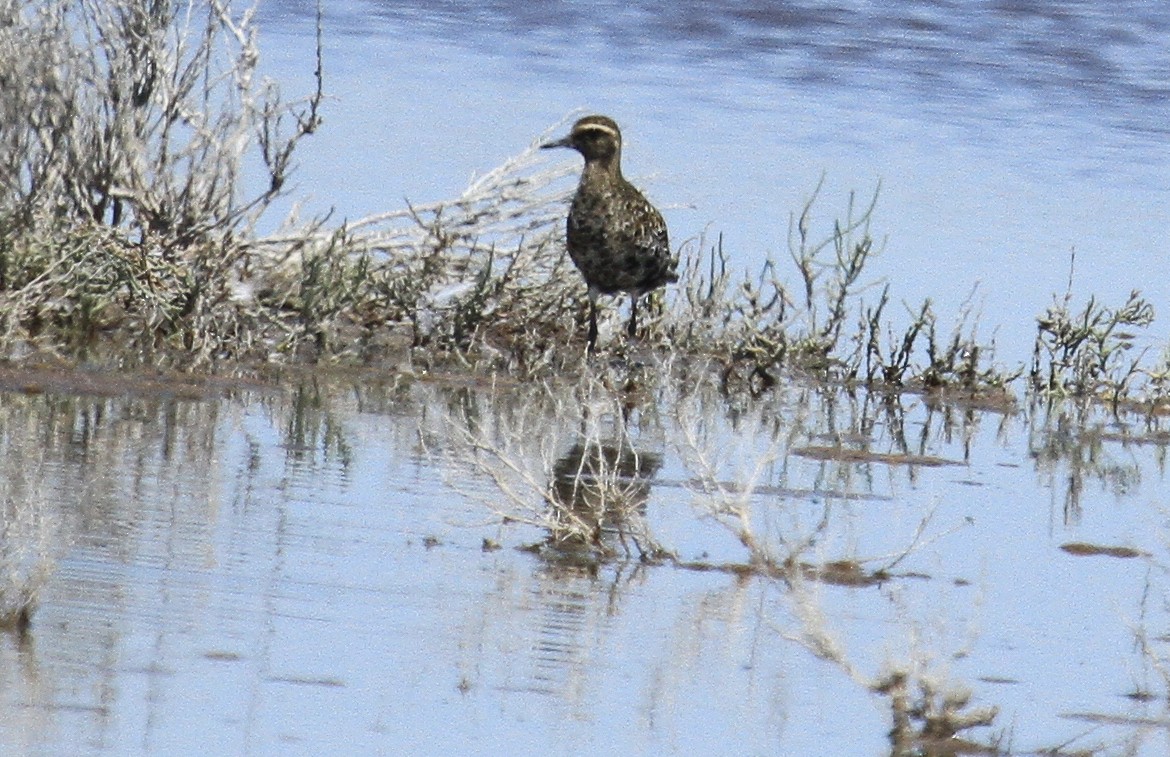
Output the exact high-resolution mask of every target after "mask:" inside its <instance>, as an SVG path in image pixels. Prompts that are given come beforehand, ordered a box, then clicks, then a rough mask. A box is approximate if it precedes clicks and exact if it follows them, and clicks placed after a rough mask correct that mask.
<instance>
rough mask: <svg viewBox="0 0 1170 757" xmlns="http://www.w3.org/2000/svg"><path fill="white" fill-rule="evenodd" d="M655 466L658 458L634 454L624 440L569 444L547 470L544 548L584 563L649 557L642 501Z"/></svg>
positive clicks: (650, 549)
mask: <svg viewBox="0 0 1170 757" xmlns="http://www.w3.org/2000/svg"><path fill="white" fill-rule="evenodd" d="M661 467H662V456H661V455H658V454H655V453H652V452H639V451H638V450H637V449H635V448H634V447H632V446H631V445H630V443H629V440H628V439H620V440H614V441H610V442H606V441H601V440H592V439H590V440H586V441H584V442H581V441H579V442H577V443H575V444H573V446H572V447H570V448H569V450H568V451H567V452H565V454H563V455H561V456H560V457H559V458H557V460H556V463H555V465H554V466H553V476H552V481H551V485H550V492H549V505H550V511H551V512H550V516H551V517H550V519H549V520H550V524H551V527H550V529H549V537H548V539H547V542H546V546H547V547H551V548H552V549H553V550H554V551H555V554H556V555H557V556H558V557H561V558H563V559H568V560H573V559H583V560H586V561H589V562H593V561H597V560H604V559H607V558H610V557H614V556H616V555H621V554H624V555H627V556H630V555H637V556H638V557H641V558H643V559H645V558H647V557H649V556H652V554H653V553H654V552H655V551H656V550H657V547H655V546H654V545H653V544H652V542H651V540H650V539H649V537H648V533H649V532H648V529H647V527H646V523H645V514H646V501H647V500H648V499H649V497H650V486H651V481H652V480H653V479H654V477H655V475H657V473H658V469H659V468H661Z"/></svg>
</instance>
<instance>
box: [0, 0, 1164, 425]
mask: <svg viewBox="0 0 1170 757" xmlns="http://www.w3.org/2000/svg"><path fill="white" fill-rule="evenodd" d="M30 44H32V45H35V46H36V47H37V49H38V50H40V51H42V54H39V55H37V56H28V55H25V54H24V51H25V50H27V49H28V46H29V45H30ZM260 61H261V56H260V50H259V49H258V47H257V44H256V28H255V24H254V9H251V8H243V9H240V8H236V7H234V6H232V5H231V4H230V2H228V0H207V1H206V2H201V3H191V4H186V5H177V4H172V3H170V2H166V1H165V0H123V1H122V2H119V3H113V4H106V3H89V2H83V3H80V4H75V3H70V2H65V0H55V1H54V2H51V3H48V4H41V5H39V6H37V7H33V6H31V5H28V4H23V3H19V2H10V3H8V4H7V5H4V6H3V7H0V77H2V78H3V79H4V80H7V81H27V82H33V83H35V86H28V87H8V88H5V89H4V90H3V93H2V94H0V100H2V102H0V117H2V118H3V119H4V121H5V128H4V130H3V138H2V139H0V157H3V158H4V159H5V160H6V161H7V164H8V165H12V166H15V167H16V170H15V171H12V172H10V173H8V174H6V179H5V180H4V183H3V185H2V186H0V306H2V307H0V355H2V356H4V357H7V358H9V359H13V358H24V357H27V356H29V355H39V356H44V355H45V354H52V355H56V356H60V357H64V358H67V359H70V360H81V361H87V362H99V363H100V362H106V363H113V364H116V365H127V364H135V363H137V364H146V365H157V364H164V365H171V366H175V367H180V368H185V367H186V368H189V367H196V368H198V367H203V368H207V367H209V366H210V365H212V364H213V363H214V362H216V361H221V360H225V359H227V360H233V361H245V362H247V361H256V362H268V363H271V362H289V363H293V362H306V361H308V362H317V363H320V362H332V363H347V364H375V365H378V364H392V365H394V366H396V367H402V366H404V365H416V366H422V367H426V368H435V367H443V368H451V367H457V368H459V369H471V370H474V371H478V372H489V371H507V372H511V373H513V374H514V375H520V376H529V377H538V376H547V375H551V374H552V373H555V372H564V371H573V370H575V366H576V365H577V364H578V363H579V359H580V353H581V352H582V350H581V349H580V343H581V328H582V322H583V319H584V314H585V312H586V307H585V298H584V296H583V294H584V285H583V284H582V282H581V281H580V277H579V276H578V275H577V274H576V272H575V271H574V270H573V268H572V264H571V263H570V262H569V260H568V258H567V256H566V255H565V254H564V250H563V241H562V238H561V237H562V226H563V222H562V219H563V215H564V212H565V201H566V199H567V197H568V195H569V193H570V192H571V191H572V181H571V176H572V175H573V174H574V172H575V170H576V167H575V165H573V164H572V163H564V164H560V165H552V166H550V165H549V164H548V163H547V161H546V160H545V159H544V157H543V156H540V155H539V151H538V149H537V146H538V145H539V144H540V142H541V141H542V139H543V138H544V136H545V135H539V136H537V137H536V138H535V139H534V140H533V142H532V144H531V145H529V147H528V148H527V149H525V150H523V151H522V152H521V153H520V154H518V155H517V156H516V157H514V158H513V159H511V160H509V161H507V162H505V163H504V164H503V165H501V166H499V167H497V168H496V169H494V170H491V171H489V172H488V173H486V174H484V175H483V176H481V177H478V178H476V179H475V180H474V181H473V182H472V183H471V184H470V185H469V186H468V188H467V189H466V190H465V191H464V192H463V194H462V195H461V196H459V197H457V198H455V199H454V200H451V201H449V202H442V203H434V204H430V205H426V206H411V205H407V207H405V208H402V209H400V210H393V211H389V212H386V213H383V214H379V215H376V216H372V217H369V218H364V219H360V220H357V221H353V222H348V223H342V224H339V225H337V224H330V223H329V222H328V219H311V220H308V221H302V220H299V219H297V218H295V217H291V218H289V219H287V220H286V222H285V224H284V226H283V230H282V231H280V232H277V233H274V234H269V235H267V236H259V235H258V234H257V233H256V228H257V222H258V221H259V220H260V219H261V217H263V216H264V215H265V213H267V212H268V211H269V210H270V208H271V206H272V204H273V202H274V201H275V200H277V199H278V198H280V197H282V196H283V195H284V194H285V193H286V191H287V187H288V186H289V182H288V179H289V176H290V172H291V171H292V169H293V166H294V156H295V155H296V152H297V151H298V150H299V149H302V148H303V146H304V143H305V140H306V138H307V137H309V136H311V135H312V134H313V133H314V132H315V131H316V130H317V128H318V127H319V126H320V124H321V108H322V107H323V102H324V99H323V98H324V93H325V71H324V62H323V61H322V58H321V49H320V44H318V53H317V57H316V59H315V60H312V61H308V62H307V65H308V66H310V67H311V69H312V70H313V72H314V74H315V77H316V78H315V80H316V88H315V90H314V91H312V92H310V93H308V94H307V95H306V96H305V97H304V98H302V99H297V100H291V101H290V100H286V99H285V98H284V97H283V96H282V93H281V92H280V89H279V87H278V85H277V84H276V83H275V82H273V81H271V80H269V79H267V78H265V77H264V76H263V75H262V69H261V67H260ZM556 128H559V126H553V127H552V129H550V131H551V130H554V129H556ZM248 165H251V166H259V167H260V168H261V172H260V174H259V176H257V175H255V172H254V171H252V172H251V173H249V170H246V169H245V166H248ZM878 194H879V193H878V190H877V189H875V190H874V192H873V193H872V194H870V195H868V196H867V197H866V198H865V199H864V201H861V202H859V201H858V200H857V198H855V197H854V196H850V197H848V198H847V201H846V203H845V205H844V207H843V209H842V212H841V213H840V216H839V219H838V220H835V221H834V220H830V221H828V222H826V220H825V219H824V218H823V216H822V215H821V212H822V205H823V204H824V203H823V200H822V198H821V196H820V195H821V189H820V187H817V188H816V189H814V191H813V192H812V194H811V195H810V197H809V199H808V201H807V202H806V203H805V205H804V207H802V208H801V209H800V212H799V213H796V214H794V215H793V216H792V218H791V219H790V222H789V239H788V248H789V249H788V252H789V256H788V257H789V260H786V261H774V260H766V261H764V263H763V264H762V265H761V266H760V267H759V268H758V270H756V271H755V272H754V273H752V272H743V271H738V270H736V268H735V266H733V264H732V263H731V260H732V258H733V256H732V255H731V254H730V253H729V252H728V251H727V250H725V249H724V247H723V243H722V239H721V238H718V237H717V238H715V239H712V240H709V239H706V238H704V237H703V236H702V235H700V236H698V237H695V238H691V239H689V240H687V241H686V242H684V243H683V244H682V246H681V248H680V251H679V252H680V257H681V260H682V272H681V278H680V281H679V282H678V284H677V286H676V287H674V288H672V290H671V291H670V292H668V293H657V294H656V295H655V296H654V297H653V298H651V302H650V305H649V307H648V308H647V311H648V316H649V317H648V318H646V319H644V324H645V333H644V334H643V335H642V336H641V338H640V340H639V343H638V344H639V349H651V350H657V351H660V352H669V353H671V354H676V355H684V356H687V357H690V358H697V359H701V360H705V361H709V362H710V363H711V364H712V365H714V366H716V367H717V370H719V371H720V372H721V375H722V376H723V380H724V382H725V384H726V385H727V386H728V388H729V392H734V391H736V390H738V389H739V388H747V389H748V390H749V391H750V392H752V393H756V394H759V393H761V392H765V391H768V390H769V389H771V388H772V387H774V386H775V385H776V384H777V382H778V381H779V380H780V378H781V377H783V376H792V375H793V374H798V375H808V376H812V377H814V378H816V379H818V380H828V381H832V382H837V383H841V384H844V385H849V386H854V385H863V386H865V387H868V388H871V389H882V390H883V391H894V392H899V391H914V392H928V393H936V394H939V393H942V394H945V395H946V396H947V397H949V398H951V399H954V398H963V399H964V400H965V401H978V402H998V403H1006V402H1010V398H1011V389H1012V387H1013V386H1014V385H1015V384H1016V383H1017V379H1019V378H1020V377H1021V376H1024V375H1026V376H1027V379H1028V381H1027V384H1026V386H1025V387H1024V388H1025V390H1026V391H1028V392H1031V393H1035V394H1039V395H1044V396H1052V397H1087V396H1091V397H1098V398H1102V399H1107V400H1109V401H1111V402H1114V403H1121V402H1134V403H1144V404H1145V405H1146V406H1147V407H1149V408H1151V409H1153V408H1156V407H1160V406H1161V404H1163V401H1164V399H1165V397H1166V394H1167V391H1170V382H1168V381H1167V380H1166V376H1167V375H1170V370H1168V369H1167V368H1166V365H1165V364H1166V362H1167V361H1166V359H1163V360H1162V364H1159V365H1156V366H1152V367H1147V366H1145V365H1144V362H1143V351H1142V350H1139V349H1137V347H1136V345H1137V344H1138V343H1139V342H1138V339H1137V336H1136V335H1138V334H1140V331H1141V330H1142V329H1144V328H1147V327H1149V326H1150V324H1151V323H1152V320H1153V309H1152V307H1151V306H1150V305H1149V303H1147V302H1145V301H1144V300H1143V299H1142V298H1141V297H1140V295H1139V294H1138V293H1137V292H1135V293H1134V294H1133V295H1132V296H1131V297H1130V299H1129V301H1128V302H1126V303H1125V304H1124V305H1122V306H1121V307H1118V308H1110V307H1107V306H1103V305H1101V304H1099V303H1097V302H1096V301H1095V300H1092V299H1090V301H1089V302H1088V303H1087V304H1086V305H1085V306H1084V309H1083V310H1082V311H1079V312H1078V311H1077V310H1076V308H1075V307H1074V305H1073V303H1072V302H1071V297H1070V296H1069V295H1067V294H1066V295H1065V297H1064V298H1063V300H1058V301H1057V302H1055V303H1054V305H1053V306H1052V307H1051V308H1050V309H1049V311H1048V312H1047V313H1045V314H1044V315H1043V316H1041V317H1040V318H1038V319H1037V324H1038V332H1037V338H1036V345H1035V351H1034V357H1033V361H1032V364H1031V366H1029V367H1024V366H1020V367H1018V368H1011V367H1007V368H1005V367H1002V366H999V365H997V364H996V363H995V343H994V340H991V341H985V340H983V339H981V338H980V337H979V329H978V323H977V319H976V318H973V317H972V316H971V313H970V308H964V310H963V312H961V313H960V314H959V317H958V318H957V319H956V320H955V325H954V326H953V327H947V326H945V325H943V322H942V321H941V320H940V318H939V316H938V315H937V314H936V312H935V309H934V306H933V304H932V303H931V302H930V301H929V300H927V301H925V302H923V303H921V304H919V305H913V306H912V305H905V306H902V307H903V309H904V310H905V313H904V314H901V315H898V316H897V317H896V318H895V317H892V316H893V315H894V314H892V313H891V310H892V309H893V308H892V306H893V305H895V303H896V300H895V299H894V294H893V291H894V285H893V284H891V283H888V282H887V283H884V284H882V283H881V282H876V281H873V280H871V279H870V278H869V277H868V275H867V266H868V263H869V261H870V260H871V259H872V258H873V256H875V255H878V254H880V253H881V252H882V249H883V247H884V243H882V242H881V241H880V238H879V237H877V236H875V235H874V233H873V232H872V229H871V226H872V224H873V221H874V213H875V207H876V203H877V199H878ZM676 235H678V236H682V232H681V231H676ZM614 310H616V308H607V316H608V317H607V319H606V320H605V322H604V323H603V327H602V334H603V342H604V344H603V348H604V350H605V351H607V352H608V353H609V355H610V356H622V355H625V354H627V353H628V352H629V351H630V350H631V349H632V347H631V346H630V345H627V344H626V343H625V341H624V340H623V339H621V338H620V337H618V336H616V335H615V334H614V333H613V332H615V331H617V329H616V328H615V326H614V324H615V323H616V321H617V320H618V319H619V316H618V314H617V313H615V312H613V311H614ZM907 318H908V319H909V320H908V322H907V323H905V324H904V325H899V326H895V325H894V323H895V322H896V321H905V320H906V319H907Z"/></svg>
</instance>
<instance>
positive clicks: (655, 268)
mask: <svg viewBox="0 0 1170 757" xmlns="http://www.w3.org/2000/svg"><path fill="white" fill-rule="evenodd" d="M541 147H543V148H551V147H571V148H572V149H574V150H576V151H577V152H579V153H581V155H582V157H584V158H585V168H584V169H583V170H582V171H581V182H580V184H578V185H577V194H576V195H574V196H573V204H572V205H571V206H570V207H569V218H568V221H567V222H566V224H565V239H566V241H567V244H568V248H569V257H570V258H571V259H572V260H573V264H574V265H576V266H577V270H579V271H580V272H581V275H582V276H584V277H585V284H586V285H587V286H588V287H589V350H590V351H592V350H593V349H595V348H596V346H597V298H598V297H600V296H601V295H603V294H605V295H612V294H619V293H621V292H628V293H629V294H630V324H629V327H628V329H627V331H628V333H629V335H630V337H633V336H634V334H635V332H636V331H637V329H638V298H639V297H641V296H642V295H643V294H646V293H647V292H649V291H651V290H654V289H657V288H658V287H660V286H664V285H666V284H669V283H671V282H674V281H678V273H677V272H676V268H677V267H678V260H677V259H675V258H672V257H671V255H670V243H669V241H668V240H667V236H666V222H665V221H663V220H662V214H661V213H659V212H658V209H657V208H655V207H654V206H653V205H651V204H650V201H649V200H647V199H646V198H645V197H644V196H643V195H642V193H641V192H639V191H638V190H637V189H636V188H635V187H634V185H633V184H631V183H630V182H628V181H626V180H625V178H624V177H623V176H622V165H621V163H622V133H621V131H620V130H619V129H618V125H617V124H616V123H614V121H613V119H612V118H608V117H606V116H586V117H585V118H582V119H580V120H578V121H577V123H575V124H573V130H572V131H571V132H569V136H567V137H565V138H564V139H559V140H557V141H556V142H549V143H548V144H544V145H541Z"/></svg>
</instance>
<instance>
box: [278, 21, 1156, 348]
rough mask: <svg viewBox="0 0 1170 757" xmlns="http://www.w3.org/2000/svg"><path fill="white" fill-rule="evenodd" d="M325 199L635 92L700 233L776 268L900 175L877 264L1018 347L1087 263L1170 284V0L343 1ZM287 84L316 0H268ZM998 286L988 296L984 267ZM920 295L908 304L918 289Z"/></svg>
mask: <svg viewBox="0 0 1170 757" xmlns="http://www.w3.org/2000/svg"><path fill="white" fill-rule="evenodd" d="M325 11H326V17H325V24H326V27H325V28H326V37H325V41H326V75H327V88H328V89H329V91H330V92H331V94H332V95H333V97H334V99H332V100H331V101H330V102H329V103H328V107H327V109H326V112H325V118H326V123H325V126H324V128H323V129H322V130H321V132H320V134H319V135H317V137H315V138H314V139H315V140H316V141H315V142H314V143H312V144H309V143H306V145H305V151H304V152H303V153H301V154H300V155H299V161H300V174H299V189H300V190H301V192H303V193H304V194H307V195H310V196H311V197H312V200H311V201H310V202H309V203H308V205H307V206H306V207H307V208H310V209H314V208H315V209H317V210H322V209H328V208H333V209H335V212H336V217H339V218H340V217H344V218H350V219H353V218H357V217H360V216H363V215H367V214H370V213H376V212H381V211H385V210H393V209H398V208H400V207H401V205H402V198H403V197H408V198H410V199H411V200H412V201H416V202H418V201H431V200H443V199H450V198H453V197H455V196H456V195H457V194H458V193H459V191H460V190H461V189H462V188H463V187H464V186H465V184H466V182H467V180H468V178H469V177H470V176H471V175H472V174H473V173H483V172H486V171H488V170H490V169H492V168H494V167H495V166H497V165H498V164H499V163H501V162H502V161H503V160H505V159H506V158H507V157H509V156H512V155H515V154H516V153H517V152H519V151H520V150H521V149H522V148H523V147H525V146H526V145H528V144H529V143H530V142H531V141H533V140H534V139H536V138H537V137H538V136H539V134H540V133H541V132H542V131H543V130H544V129H546V128H547V127H549V126H550V125H551V124H553V123H555V122H557V121H558V120H559V119H561V118H562V117H564V116H565V114H567V113H569V112H571V111H574V110H576V109H584V110H587V111H598V112H604V113H608V114H611V115H613V116H614V117H615V118H616V119H617V120H618V121H619V123H621V124H622V126H623V128H624V132H625V136H626V143H627V144H626V150H625V153H624V161H625V164H626V167H627V174H629V175H631V176H633V177H636V179H637V182H638V183H639V184H640V185H641V186H643V187H644V188H645V189H646V190H647V191H648V193H649V195H650V196H651V198H652V199H653V200H655V201H656V202H657V203H659V204H660V205H662V206H664V208H665V210H666V217H667V221H668V223H669V226H670V229H671V235H672V239H673V241H674V243H675V244H676V245H679V244H681V243H682V242H683V241H684V240H686V239H688V238H692V237H695V236H697V235H699V234H701V233H703V232H704V231H706V232H707V233H708V235H709V236H710V237H714V236H715V235H716V234H719V233H722V234H723V235H724V241H725V246H726V249H727V250H729V251H730V252H731V254H732V255H733V256H734V258H735V260H736V261H737V262H738V263H739V264H740V265H742V266H743V267H744V268H751V269H753V270H755V269H756V268H757V266H758V265H759V263H760V262H761V261H762V260H763V259H764V258H765V256H766V255H772V256H774V257H775V258H776V259H777V260H778V261H780V263H781V264H782V266H781V270H782V271H786V272H787V275H790V276H795V272H794V271H793V270H792V269H791V268H785V267H784V266H786V265H787V260H788V258H787V238H788V224H789V218H790V216H791V215H792V214H793V213H797V212H799V210H800V208H801V204H802V202H803V201H804V199H805V198H807V197H808V196H809V195H811V193H812V192H813V190H814V188H815V187H816V185H817V183H818V181H819V180H820V179H821V177H822V176H824V177H825V182H826V183H825V188H824V190H823V191H822V195H821V200H820V204H819V210H818V213H817V214H816V221H817V223H818V224H819V228H820V229H821V230H823V231H827V230H829V229H831V224H832V221H833V219H834V218H835V217H836V216H837V215H838V214H840V213H841V212H842V211H843V209H844V206H845V204H846V201H847V195H848V193H849V192H850V191H856V192H857V193H858V195H859V196H860V197H863V198H868V197H869V195H870V193H871V192H872V191H873V189H874V188H875V186H876V185H877V183H878V182H879V181H880V182H881V195H880V201H879V204H878V208H877V212H876V215H875V220H874V226H873V232H874V234H875V235H876V236H877V237H878V238H880V239H885V240H886V246H885V250H884V253H883V254H882V256H881V257H880V258H879V259H878V261H876V263H875V265H874V267H873V269H872V270H871V272H870V273H871V278H872V279H873V280H874V281H877V280H883V279H884V280H887V281H889V282H890V284H891V287H892V290H891V294H892V297H893V301H894V302H895V303H897V302H899V301H901V300H905V301H907V302H908V303H910V305H911V307H912V308H913V309H917V305H918V304H919V303H920V302H921V301H922V299H924V298H926V297H930V298H933V300H934V301H935V303H936V307H937V311H938V313H939V316H940V319H941V322H942V323H944V324H949V323H950V322H952V320H953V319H957V318H958V315H959V311H960V307H961V304H962V303H963V302H964V301H965V300H966V299H967V298H968V297H972V298H973V301H974V304H975V309H976V312H977V313H979V314H981V329H980V333H981V334H983V335H984V336H985V337H990V336H991V335H992V334H993V333H995V334H997V335H998V345H999V350H1000V356H1001V358H1002V359H1003V360H1004V362H1005V363H1006V364H1008V365H1013V364H1017V363H1020V362H1024V361H1026V360H1027V359H1028V357H1029V355H1030V348H1031V340H1032V337H1033V336H1034V333H1035V321H1034V319H1035V317H1036V316H1037V315H1040V314H1041V313H1042V312H1043V311H1044V308H1045V307H1046V306H1047V305H1048V304H1050V302H1051V297H1052V295H1053V294H1054V293H1059V294H1062V293H1063V292H1064V291H1065V288H1066V286H1067V284H1068V279H1069V272H1070V258H1071V254H1072V252H1073V251H1074V250H1075V253H1076V266H1075V278H1074V282H1073V291H1074V292H1075V293H1076V294H1077V295H1078V297H1086V296H1088V295H1090V294H1095V295H1097V296H1098V297H1101V298H1103V300H1104V301H1105V302H1107V303H1112V304H1116V305H1120V304H1121V302H1122V301H1123V299H1124V297H1125V296H1126V295H1127V294H1128V293H1129V291H1130V290H1131V289H1133V288H1138V289H1142V290H1144V291H1145V292H1146V293H1147V294H1148V295H1149V296H1150V298H1151V301H1152V302H1153V304H1154V305H1155V307H1157V308H1158V309H1159V310H1161V309H1164V308H1165V305H1166V303H1167V302H1168V301H1170V286H1168V285H1167V283H1166V281H1167V278H1166V277H1165V276H1162V275H1160V271H1161V270H1162V269H1163V268H1164V266H1165V250H1166V249H1167V232H1166V230H1167V229H1168V228H1170V186H1168V184H1167V182H1166V178H1165V177H1166V176H1167V175H1170V158H1168V157H1167V152H1166V150H1165V143H1166V139H1167V128H1168V127H1167V124H1170V78H1168V77H1167V74H1166V71H1165V66H1164V62H1165V61H1166V60H1167V59H1168V58H1170V34H1168V31H1170V9H1167V8H1166V7H1164V6H1162V5H1160V4H1156V3H1137V2H1127V3H1122V4H1120V5H1119V4H1116V3H1102V2H1077V3H1071V4H1070V3H1051V2H1009V1H1006V0H1005V1H1004V2H980V3H952V2H947V3H924V2H898V3H870V2H859V1H856V0H850V1H848V2H839V3H831V4H823V3H782V4H777V3H762V2H757V3H749V4H747V5H744V4H739V3H702V4H698V3H683V4H681V5H678V4H676V5H672V6H669V7H667V6H662V5H661V4H654V3H642V2H633V3H629V2H625V3H611V2H602V3H576V2H559V3H541V4H539V5H531V4H525V3H512V2H496V3H481V4H479V5H476V6H475V7H474V8H469V7H465V6H463V5H461V4H455V3H412V2H389V1H385V2H375V1H372V0H366V1H362V0H347V1H345V2H336V3H328V4H327V7H326V9H325ZM263 12H264V14H265V15H264V21H265V24H266V26H265V28H266V29H268V30H269V34H268V37H267V40H270V42H269V44H268V45H267V47H266V48H265V49H266V50H267V55H268V58H267V60H268V63H269V66H270V70H271V72H272V74H273V75H275V76H277V77H278V78H280V79H281V81H283V82H285V83H286V87H285V92H286V94H291V93H292V92H295V91H297V89H296V86H295V82H298V81H299V82H302V83H303V87H302V89H303V90H304V91H307V90H308V82H307V81H306V77H307V76H308V74H309V73H310V72H311V70H312V62H313V61H312V56H311V48H310V43H311V40H312V34H311V31H312V18H311V4H309V3H303V2H271V3H268V4H266V5H265V6H264V9H263ZM557 159H566V160H572V157H570V156H552V155H550V156H549V160H550V161H552V160H557ZM973 289H974V290H975V291H974V295H972V290H973ZM892 310H896V308H894V309H892Z"/></svg>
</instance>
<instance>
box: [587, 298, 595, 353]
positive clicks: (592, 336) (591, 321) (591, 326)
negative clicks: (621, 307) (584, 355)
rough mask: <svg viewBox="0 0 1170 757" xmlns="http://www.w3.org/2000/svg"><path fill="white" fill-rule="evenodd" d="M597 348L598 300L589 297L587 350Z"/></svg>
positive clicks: (590, 350)
mask: <svg viewBox="0 0 1170 757" xmlns="http://www.w3.org/2000/svg"><path fill="white" fill-rule="evenodd" d="M596 349H597V301H596V300H595V299H594V298H592V297H590V298H589V346H588V348H586V351H587V352H593V351H594V350H596Z"/></svg>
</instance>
